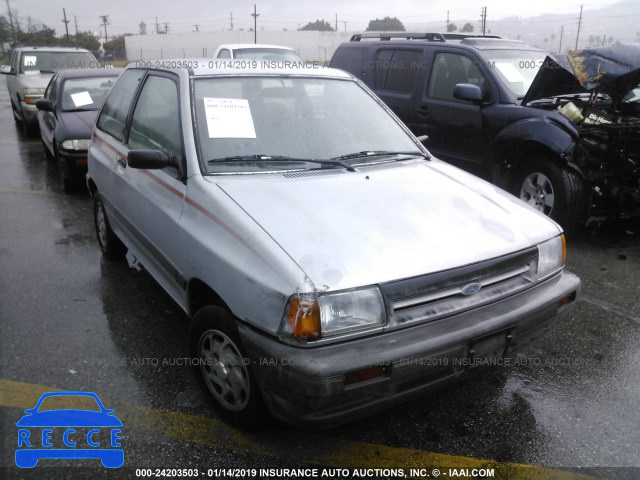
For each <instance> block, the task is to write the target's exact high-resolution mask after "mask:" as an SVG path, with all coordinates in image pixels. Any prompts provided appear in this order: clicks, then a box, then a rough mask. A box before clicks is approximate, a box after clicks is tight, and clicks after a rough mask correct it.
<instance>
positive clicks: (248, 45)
mask: <svg viewBox="0 0 640 480" xmlns="http://www.w3.org/2000/svg"><path fill="white" fill-rule="evenodd" d="M218 48H219V49H220V48H230V49H232V50H235V49H238V48H242V49H245V48H248V49H258V48H277V49H279V50H293V48H291V47H285V46H282V45H268V44H266V43H225V44H223V45H220V46H219V47H218Z"/></svg>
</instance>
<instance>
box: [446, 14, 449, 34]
mask: <svg viewBox="0 0 640 480" xmlns="http://www.w3.org/2000/svg"><path fill="white" fill-rule="evenodd" d="M446 31H447V32H448V31H449V10H447V28H446Z"/></svg>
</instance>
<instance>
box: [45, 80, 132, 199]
mask: <svg viewBox="0 0 640 480" xmlns="http://www.w3.org/2000/svg"><path fill="white" fill-rule="evenodd" d="M120 73H122V69H121V68H77V69H68V70H62V71H60V72H58V73H56V74H55V75H54V76H53V78H52V79H51V81H50V82H49V85H48V86H47V89H46V90H45V92H44V96H43V97H42V98H41V99H40V100H38V101H37V102H36V107H37V108H38V123H39V125H40V138H41V139H42V145H43V147H44V151H45V154H46V155H47V157H49V158H52V159H54V161H55V162H56V163H57V164H58V178H59V180H60V186H61V187H62V189H63V190H64V191H65V192H67V191H70V190H72V189H73V188H74V187H75V186H76V185H77V184H82V183H83V182H84V178H85V176H86V174H87V150H88V148H89V143H90V142H91V133H92V130H93V124H94V123H95V121H96V117H97V116H98V110H99V109H100V107H101V106H102V102H103V101H104V99H105V97H106V96H107V93H108V92H109V90H110V89H111V87H112V86H113V83H114V82H115V81H116V78H117V77H118V75H120ZM81 182H82V183H81Z"/></svg>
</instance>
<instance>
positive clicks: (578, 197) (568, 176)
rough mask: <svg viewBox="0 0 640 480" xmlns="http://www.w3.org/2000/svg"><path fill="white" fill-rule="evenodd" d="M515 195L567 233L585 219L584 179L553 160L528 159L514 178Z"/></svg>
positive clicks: (546, 158)
mask: <svg viewBox="0 0 640 480" xmlns="http://www.w3.org/2000/svg"><path fill="white" fill-rule="evenodd" d="M511 192H512V193H513V194H514V195H515V196H517V197H519V198H520V199H521V200H522V201H524V202H526V203H528V204H529V205H531V206H532V207H533V208H535V209H536V210H538V211H539V212H542V213H544V214H545V215H547V216H549V217H551V218H552V219H554V220H555V221H556V222H558V223H559V224H560V225H562V227H563V228H564V230H565V231H567V232H572V231H573V230H574V229H575V228H576V227H577V226H578V223H579V221H580V220H581V219H582V214H583V212H582V199H583V182H582V179H580V178H579V177H578V175H577V174H576V173H575V172H573V171H572V170H570V169H568V168H567V167H561V166H559V165H558V162H556V161H555V159H554V158H552V157H550V156H547V155H537V156H534V157H531V158H529V159H527V160H526V161H525V162H524V163H523V164H522V165H521V166H520V168H519V169H518V170H517V171H516V173H515V175H514V179H513V182H512V188H511Z"/></svg>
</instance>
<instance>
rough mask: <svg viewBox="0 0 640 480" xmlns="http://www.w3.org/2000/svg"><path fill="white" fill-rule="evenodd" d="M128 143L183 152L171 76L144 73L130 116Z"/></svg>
mask: <svg viewBox="0 0 640 480" xmlns="http://www.w3.org/2000/svg"><path fill="white" fill-rule="evenodd" d="M129 146H130V147H131V148H133V149H137V148H149V149H151V150H162V151H164V152H165V153H167V154H168V155H175V156H177V157H181V156H182V135H181V131H180V111H179V101H178V87H177V85H176V83H175V82H173V81H172V80H171V79H169V78H166V77H158V76H153V75H151V76H149V77H147V80H146V81H145V82H144V86H143V87H142V91H141V92H140V96H139V97H138V102H137V103H136V107H135V110H134V111H133V116H132V117H131V129H130V131H129Z"/></svg>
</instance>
